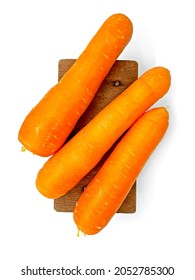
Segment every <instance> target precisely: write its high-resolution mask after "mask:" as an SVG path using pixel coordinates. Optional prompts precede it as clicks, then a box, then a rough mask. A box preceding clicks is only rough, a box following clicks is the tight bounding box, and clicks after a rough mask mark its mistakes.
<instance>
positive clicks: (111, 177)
mask: <svg viewBox="0 0 195 280" xmlns="http://www.w3.org/2000/svg"><path fill="white" fill-rule="evenodd" d="M167 128H168V112H167V110H166V109H165V108H163V107H159V108H154V109H151V110H150V111H148V112H146V113H145V114H144V115H143V116H142V117H140V118H139V119H138V120H137V121H136V122H135V123H134V124H133V126H132V127H131V128H130V129H129V130H128V132H127V133H126V134H125V136H124V137H123V138H122V140H121V141H120V142H119V144H118V145H117V146H116V148H115V149H114V151H113V152H112V153H111V155H110V156H109V158H108V159H107V160H106V161H105V163H104V164H103V166H102V167H101V169H100V170H99V172H98V173H97V174H96V176H95V177H94V178H93V179H92V181H91V182H90V183H89V185H88V186H87V188H86V189H85V191H84V192H83V194H82V195H81V196H80V198H79V200H78V202H77V204H76V206H75V209H74V212H73V217H74V221H75V223H76V225H77V227H78V230H80V231H82V232H84V233H85V234H88V235H92V234H97V233H98V232H100V231H101V230H102V229H103V228H105V226H106V225H107V224H108V223H109V221H110V220H111V219H112V217H113V216H114V214H115V213H116V212H117V210H118V209H119V207H120V206H121V204H122V203H123V201H124V200H125V198H126V196H127V194H128V193H129V191H130V189H131V188H132V186H133V184H134V182H135V180H136V179H137V177H138V175H139V173H140V172H141V170H142V169H143V167H144V165H145V163H146V162H147V160H148V159H149V157H150V155H151V154H152V153H153V151H154V150H155V148H156V147H157V146H158V144H159V143H160V141H161V140H162V138H163V136H164V134H165V132H166V130H167Z"/></svg>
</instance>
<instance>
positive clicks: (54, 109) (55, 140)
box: [18, 14, 133, 156]
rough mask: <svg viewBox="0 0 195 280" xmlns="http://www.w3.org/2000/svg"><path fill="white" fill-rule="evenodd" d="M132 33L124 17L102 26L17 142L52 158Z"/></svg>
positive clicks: (31, 115) (114, 17) (24, 126)
mask: <svg viewBox="0 0 195 280" xmlns="http://www.w3.org/2000/svg"><path fill="white" fill-rule="evenodd" d="M132 32H133V26H132V23H131V21H130V19H129V18H128V17H126V16H125V15H123V14H114V15H112V16H110V17H109V18H108V19H107V20H106V21H105V22H104V23H103V25H102V26H101V27H100V29H99V30H98V32H97V33H96V34H95V36H94V37H93V38H92V40H91V41H90V43H89V44H88V46H87V47H86V49H85V50H84V51H83V53H82V54H81V55H80V57H79V58H78V59H77V61H76V62H75V63H74V65H73V66H72V67H71V68H70V70H69V71H68V72H67V73H66V74H65V75H64V76H63V77H62V79H61V80H60V81H59V82H58V83H57V84H56V85H55V86H53V87H52V88H51V89H50V90H49V91H48V92H47V94H46V95H45V96H44V97H43V98H42V99H41V101H40V102H39V103H38V104H37V105H36V106H35V108H33V109H32V111H31V112H30V113H29V114H28V115H27V117H26V118H25V120H24V122H23V124H22V126H21V128H20V130H19V134H18V139H19V141H20V142H21V143H22V144H23V145H24V147H25V148H26V149H28V150H30V151H31V152H33V153H34V154H37V155H40V156H50V155H52V154H53V153H55V152H56V151H57V150H58V149H59V148H60V147H61V146H62V145H63V144H64V142H65V141H66V139H67V137H68V136H69V134H70V132H71V131H72V130H73V128H74V126H75V124H76V122H77V121H78V119H79V118H80V116H81V115H82V114H83V113H84V111H85V110H86V109H87V107H88V105H89V104H90V102H91V100H92V99H93V97H94V95H95V93H96V92H97V90H98V88H99V86H100V84H101V83H102V81H103V79H104V78H105V77H106V75H107V74H108V72H109V70H110V69H111V67H112V65H113V64H114V62H115V60H116V58H117V57H118V56H119V55H120V53H121V52H122V51H123V49H124V48H125V46H126V45H127V43H128V42H129V41H130V39H131V36H132Z"/></svg>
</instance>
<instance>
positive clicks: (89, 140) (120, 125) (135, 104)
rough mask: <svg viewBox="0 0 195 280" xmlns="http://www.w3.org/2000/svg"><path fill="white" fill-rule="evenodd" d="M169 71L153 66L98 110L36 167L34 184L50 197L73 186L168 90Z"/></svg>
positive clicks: (60, 193)
mask: <svg viewBox="0 0 195 280" xmlns="http://www.w3.org/2000/svg"><path fill="white" fill-rule="evenodd" d="M170 82H171V81H170V73H169V71H168V70H167V69H166V68H163V67H155V68H152V69H150V70H148V71H146V72H145V73H144V74H143V75H142V76H141V77H140V78H139V79H137V80H136V81H135V82H134V83H133V84H131V85H130V86H129V87H128V88H127V89H126V90H125V91H123V92H122V93H121V94H120V95H119V96H118V97H116V98H115V99H114V100H113V101H112V102H111V103H110V104H109V105H107V106H106V107H105V108H104V109H103V110H102V111H100V112H99V113H98V114H97V115H96V116H95V117H94V118H93V119H92V120H91V121H90V122H89V123H88V124H87V125H86V126H85V127H84V128H82V129H81V130H80V131H79V132H78V133H77V134H76V135H75V136H74V137H73V138H72V139H71V140H70V141H69V142H67V143H66V144H65V145H64V146H63V147H62V148H61V149H60V150H59V151H58V152H57V153H56V154H54V155H53V156H52V157H50V158H49V159H48V160H47V161H46V162H45V164H44V166H43V167H42V168H41V169H40V170H39V172H38V175H37V179H36V186H37V189H38V190H39V192H40V193H42V194H43V195H44V196H46V197H49V198H58V197H60V196H62V195H64V194H66V192H68V191H69V190H70V189H71V188H73V187H74V186H75V185H76V184H77V183H78V182H79V181H80V180H81V179H82V178H83V177H84V176H85V175H86V174H87V173H88V172H89V171H90V170H91V169H92V168H93V167H94V166H95V165H96V164H97V163H98V162H99V161H100V159H101V158H102V156H103V155H104V154H105V153H106V152H107V151H108V150H109V148H110V147H111V146H112V145H113V144H114V143H115V141H116V140H117V139H118V138H119V137H120V136H121V135H122V134H123V133H124V132H125V131H126V130H127V129H128V128H129V127H130V126H131V125H132V124H133V123H134V122H135V121H136V119H138V117H140V116H141V115H142V114H143V113H144V112H145V111H146V110H147V109H148V108H149V107H150V106H151V105H153V104H154V103H155V102H156V101H157V100H158V99H159V98H161V97H162V96H163V95H164V94H165V93H166V92H167V91H168V89H169V86H170Z"/></svg>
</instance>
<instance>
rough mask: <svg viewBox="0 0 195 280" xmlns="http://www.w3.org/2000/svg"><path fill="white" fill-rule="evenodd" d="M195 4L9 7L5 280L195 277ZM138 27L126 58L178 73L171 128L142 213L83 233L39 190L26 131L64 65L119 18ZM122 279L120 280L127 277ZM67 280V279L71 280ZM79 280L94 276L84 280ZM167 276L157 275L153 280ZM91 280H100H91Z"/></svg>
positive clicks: (170, 102)
mask: <svg viewBox="0 0 195 280" xmlns="http://www.w3.org/2000/svg"><path fill="white" fill-rule="evenodd" d="M192 4H193V1H190V0H185V1H179V0H178V1H170V0H164V1H156V0H147V1H145V0H137V1H128V0H112V1H111V0H94V1H90V0H89V1H87V0H78V1H76V0H71V1H65V0H64V1H62V0H53V1H51V0H42V1H41V0H34V1H24V0H18V1H13V0H12V1H11V0H7V1H1V2H0V42H1V43H0V50H1V51H0V82H1V90H0V92H1V103H0V104H1V109H0V114H1V117H0V121H1V137H0V141H1V156H0V161H1V193H0V195H1V203H0V215H1V219H0V222H1V230H0V255H1V265H0V278H1V279H4V280H7V279H17V280H19V279H63V277H59V276H58V277H57V276H56V277H54V276H48V277H45V278H44V277H43V276H39V277H38V276H34V277H33V276H32V277H27V276H21V269H22V268H25V267H26V266H27V265H28V266H29V267H31V268H37V267H39V266H41V267H42V266H45V267H47V268H60V267H62V266H64V267H67V268H74V267H75V266H76V265H78V266H79V267H80V268H82V269H85V268H87V267H89V268H104V269H105V270H108V269H111V270H112V272H110V273H108V275H107V276H102V277H100V278H102V279H113V277H114V278H115V279H118V278H119V279H144V278H145V277H141V276H135V277H130V276H120V277H119V276H113V271H114V267H115V266H173V267H174V268H175V275H174V276H171V277H169V276H164V277H163V276H161V277H160V276H159V279H194V274H195V272H194V271H193V266H194V261H193V257H194V250H195V243H194V236H195V231H194V216H195V215H194V214H195V211H194V210H195V203H194V197H195V182H194V156H195V152H194V150H195V149H194V143H195V133H194V130H195V126H194V63H195V61H194V58H195V56H194V50H195V44H194V39H193V37H194V26H195V19H194V6H192ZM118 12H122V13H125V14H126V15H127V16H128V17H129V18H130V19H131V20H132V22H133V25H134V33H133V37H132V40H131V42H130V43H129V45H128V46H127V47H126V49H125V50H124V52H123V53H122V54H121V56H120V59H130V60H137V62H138V63H139V75H141V74H142V73H143V72H144V71H145V70H147V69H148V68H150V67H153V66H158V65H161V66H164V67H167V68H169V70H170V71H171V75H172V86H171V89H170V90H169V93H168V94H167V95H166V96H165V97H164V98H163V99H161V100H160V101H159V102H158V103H157V104H155V106H158V105H162V106H165V107H166V108H167V109H168V110H169V113H170V126H169V130H168V132H167V134H166V136H165V138H164V139H163V141H162V142H161V144H160V145H159V146H158V148H157V150H156V151H155V153H154V154H153V155H152V157H151V158H150V160H149V161H148V163H147V165H146V166H145V167H144V169H143V171H142V173H141V174H140V176H139V178H138V180H137V211H136V213H135V214H132V215H131V214H126V215H124V214H117V215H115V216H114V218H113V219H112V221H111V222H110V224H109V225H108V226H107V227H106V228H105V229H104V230H103V231H102V232H100V233H99V234H97V235H94V236H87V237H85V236H82V235H81V236H80V237H79V238H78V237H77V236H76V234H77V229H76V226H75V224H74V222H73V219H72V214H71V213H57V212H55V211H54V210H53V201H52V200H49V199H46V198H44V197H43V196H41V195H40V194H39V193H38V191H37V190H36V187H35V177H36V174H37V171H38V170H39V168H40V167H41V166H42V164H43V163H44V162H45V159H42V158H39V157H37V156H33V155H32V154H30V153H29V152H26V153H21V144H20V143H19V142H18V140H17V134H18V130H19V127H20V125H21V122H22V121H23V119H24V117H25V116H26V114H27V113H28V112H29V110H30V109H31V108H32V107H33V106H34V105H35V104H36V102H38V101H39V99H40V98H41V97H42V96H43V95H44V94H45V93H46V91H47V90H48V89H49V88H50V87H51V86H53V85H54V84H55V83H56V81H57V71H58V65H57V64H58V60H59V59H61V58H76V57H78V55H79V54H80V53H81V52H82V51H83V49H84V48H85V46H86V44H87V43H88V42H89V40H90V39H91V37H92V36H93V35H94V34H95V32H96V31H97V29H98V28H99V27H100V25H101V24H102V23H103V21H104V20H105V19H106V18H107V17H108V16H110V15H111V14H112V13H118ZM117 277H118V278H117ZM65 278H67V277H65V276H64V279H65ZM77 278H78V279H85V277H84V278H83V277H82V276H78V277H77ZM154 278H155V279H158V276H156V277H154V276H153V277H152V276H151V277H150V276H147V279H154ZM88 279H96V278H95V277H88Z"/></svg>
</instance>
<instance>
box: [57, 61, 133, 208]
mask: <svg viewBox="0 0 195 280" xmlns="http://www.w3.org/2000/svg"><path fill="white" fill-rule="evenodd" d="M74 62H75V59H61V60H60V61H59V64H58V80H60V79H61V77H62V76H63V75H64V74H65V72H66V71H68V69H69V68H70V67H71V66H72V64H73V63H74ZM137 77H138V64H137V62H136V61H130V60H117V61H116V62H115V64H114V65H113V67H112V69H111V70H110V72H109V73H108V75H107V77H106V78H105V79H104V81H103V82H102V84H101V86H100V88H99V90H98V92H97V93H96V95H95V97H94V99H93V101H92V102H91V104H90V105H89V107H88V108H87V110H86V111H85V113H84V114H83V115H82V116H81V118H80V119H79V121H78V122H77V124H76V126H75V128H74V130H73V131H72V133H71V135H70V137H69V139H70V138H71V137H73V136H74V135H75V134H76V133H77V132H78V131H79V130H80V129H81V128H83V127H84V126H85V125H86V124H87V123H88V122H89V121H90V120H91V119H92V118H93V117H94V116H95V115H96V114H97V113H98V112H99V111H100V110H102V109H103V108H104V107H105V106H106V105H107V104H109V103H110V102H111V101H112V100H113V99H114V98H115V97H117V96H118V95H119V94H120V93H121V92H122V91H124V90H125V89H126V88H127V87H128V86H129V85H130V84H131V83H133V82H134V81H135V80H136V79H137ZM69 139H68V140H69ZM68 140H67V141H68ZM119 140H120V139H119ZM119 140H118V141H119ZM118 141H117V142H118ZM117 142H116V143H115V145H116V144H117ZM115 145H113V147H112V148H111V149H110V150H109V151H108V152H107V153H106V154H105V155H104V157H103V158H102V160H101V161H100V162H99V163H98V164H97V165H96V166H95V168H93V169H92V170H91V171H90V172H89V173H88V174H87V175H86V176H85V177H84V178H83V179H82V180H81V181H80V182H79V183H78V184H77V185H76V186H75V187H74V188H73V189H72V190H70V191H69V192H68V193H67V194H66V195H64V196H62V197H60V198H58V199H54V209H55V210H56V211H58V212H73V210H74V206H75V204H76V202H77V200H78V198H79V197H80V195H81V194H82V192H83V190H84V188H85V187H86V186H87V185H88V183H89V182H90V181H91V179H92V178H93V177H94V176H95V174H96V173H97V172H98V170H99V168H100V167H101V166H102V164H103V162H104V161H105V159H106V158H107V157H108V156H109V154H110V153H111V151H112V150H113V148H114V146H115ZM135 211H136V183H135V184H134V186H133V188H132V189H131V191H130V192H129V194H128V196H127V197H126V199H125V201H124V202H123V204H122V205H121V207H120V209H119V210H118V213H134V212H135Z"/></svg>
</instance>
